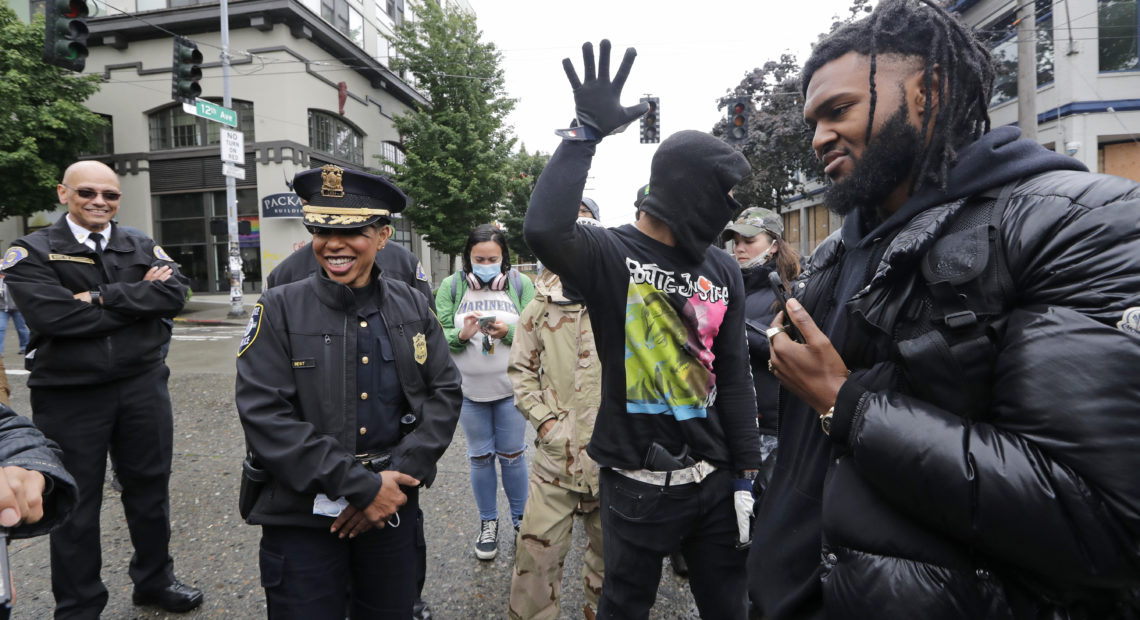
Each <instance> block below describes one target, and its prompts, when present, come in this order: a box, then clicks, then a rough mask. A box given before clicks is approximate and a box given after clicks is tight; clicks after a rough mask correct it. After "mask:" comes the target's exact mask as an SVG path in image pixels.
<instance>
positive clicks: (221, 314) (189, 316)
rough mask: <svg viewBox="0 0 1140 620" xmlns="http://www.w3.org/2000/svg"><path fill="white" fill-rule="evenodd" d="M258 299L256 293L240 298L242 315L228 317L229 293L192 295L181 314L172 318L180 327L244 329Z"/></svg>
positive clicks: (229, 306) (229, 307)
mask: <svg viewBox="0 0 1140 620" xmlns="http://www.w3.org/2000/svg"><path fill="white" fill-rule="evenodd" d="M258 297H260V295H259V294H256V293H248V294H246V295H243V296H242V315H241V316H237V317H235V316H230V309H231V307H232V304H231V303H230V295H229V293H208V294H202V293H194V295H193V296H192V297H191V298H190V301H188V302H186V306H185V307H184V308H183V309H182V312H181V313H179V314H178V316H176V317H175V318H174V322H175V323H177V324H180V325H186V324H189V325H237V326H239V327H244V326H245V324H246V323H247V322H248V320H249V313H250V311H251V310H253V305H254V304H255V303H257V299H258Z"/></svg>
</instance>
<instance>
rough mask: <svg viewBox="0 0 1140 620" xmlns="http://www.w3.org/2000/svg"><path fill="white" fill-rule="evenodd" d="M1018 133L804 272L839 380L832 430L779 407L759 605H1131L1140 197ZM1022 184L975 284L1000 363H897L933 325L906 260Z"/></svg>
mask: <svg viewBox="0 0 1140 620" xmlns="http://www.w3.org/2000/svg"><path fill="white" fill-rule="evenodd" d="M1012 134H1014V135H1015V134H1016V132H1015V131H1014V132H1012ZM1014 135H1011V132H1009V131H1005V130H998V131H996V132H994V133H992V134H990V135H988V136H987V137H985V138H983V139H982V140H981V141H979V143H976V144H974V145H972V146H971V147H969V148H968V149H967V150H965V151H964V152H963V153H962V158H961V161H962V162H967V163H969V165H970V166H972V167H973V168H976V169H977V170H973V169H971V170H966V169H964V166H965V164H960V166H959V168H962V169H960V170H955V171H954V172H953V173H952V175H951V178H950V184H949V185H950V187H951V188H953V187H955V183H956V180H957V182H958V184H959V186H961V185H966V184H967V182H968V183H970V184H972V187H973V188H976V189H971V190H970V192H969V193H964V194H963V193H961V192H958V193H957V194H953V193H948V194H946V195H942V196H937V195H933V196H932V195H918V196H915V197H914V198H912V199H911V201H909V202H908V203H907V204H906V205H904V206H903V208H902V209H900V211H899V213H896V214H895V216H892V218H891V219H890V220H888V221H887V222H885V223H883V224H881V225H878V226H877V228H876V229H875V230H872V231H870V232H867V233H865V234H864V233H863V232H862V231H863V230H864V229H862V228H861V226H860V222H859V221H858V216H857V215H854V216H852V217H850V218H848V221H847V222H846V223H845V225H844V230H843V231H841V233H840V234H837V235H834V236H833V237H832V238H829V239H828V241H826V242H825V243H824V244H823V245H822V246H821V247H820V248H819V249H818V250H817V251H816V253H815V255H813V257H812V261H811V265H809V267H808V270H807V272H806V273H805V276H804V278H803V279H802V280H801V281H800V282H798V283H797V284H796V287H795V292H796V293H797V295H796V296H797V297H799V298H800V300H801V301H802V302H803V303H804V306H805V308H807V309H808V310H809V312H811V314H812V316H813V318H814V319H815V320H816V322H817V324H819V325H820V326H821V327H822V328H823V329H824V330H825V332H826V333H828V334H829V337H830V338H831V339H832V341H833V343H835V345H836V348H837V349H838V350H839V352H840V354H841V355H842V357H843V359H844V361H845V363H846V364H847V366H848V368H850V369H851V370H852V371H853V372H852V375H851V378H850V379H849V380H848V381H847V383H846V384H845V385H844V387H843V389H842V390H841V391H840V394H839V398H838V401H837V403H836V406H835V421H834V424H833V428H832V432H831V435H830V438H829V437H828V436H826V435H824V434H823V433H822V431H821V430H820V427H819V422H818V415H817V414H816V413H815V412H814V411H812V410H810V409H809V408H808V407H807V406H806V405H805V404H804V403H803V402H802V401H800V400H799V399H797V398H794V397H790V396H789V397H788V398H787V401H788V404H787V406H786V407H785V409H784V410H783V411H782V412H781V428H780V448H781V455H780V459H778V461H777V465H776V473H775V477H774V479H773V481H772V484H771V486H770V487H769V488H768V490H767V491H766V493H765V495H764V497H763V504H762V506H761V508H760V515H759V517H758V519H759V523H758V526H757V537H756V541H755V543H756V544H759V545H764V546H765V548H766V549H767V552H766V554H765V559H764V563H763V566H762V567H761V570H760V571H759V572H758V573H757V574H756V575H754V576H752V578H751V582H750V589H751V592H752V595H753V597H754V599H756V600H758V601H760V602H761V604H762V606H763V607H764V608H765V612H766V613H765V616H766V617H768V618H786V617H830V618H870V617H875V618H947V619H949V618H1010V617H1014V618H1029V617H1033V618H1037V617H1049V618H1053V617H1057V618H1064V617H1069V618H1082V617H1084V618H1103V617H1116V616H1125V615H1126V613H1127V612H1125V611H1124V609H1123V606H1124V605H1125V604H1123V603H1121V602H1120V600H1121V599H1122V598H1126V597H1125V596H1124V594H1123V593H1124V592H1126V591H1127V590H1128V589H1129V588H1136V587H1137V585H1138V584H1140V477H1138V476H1137V475H1136V472H1137V471H1140V449H1137V446H1140V409H1138V405H1137V403H1140V380H1138V379H1137V374H1136V368H1137V367H1138V364H1140V332H1138V328H1140V187H1138V186H1137V185H1136V184H1135V183H1132V182H1131V181H1127V180H1125V179H1121V178H1117V177H1109V176H1102V175H1091V174H1088V173H1085V172H1079V171H1069V170H1063V169H1064V168H1071V164H1067V163H1066V162H1064V161H1060V157H1059V156H1055V155H1054V154H1051V153H1049V152H1047V151H1044V150H1043V149H1040V150H1039V147H1035V145H1033V146H1027V145H1026V143H1025V142H1024V141H1016V142H1014V141H1013V138H1014ZM1013 149H1017V150H1020V151H1023V152H1024V153H1025V154H1024V155H1023V156H1022V157H1020V158H1014V157H1010V156H1009V153H1008V150H1013ZM1003 150H1005V151H1006V152H1005V153H1003ZM1068 161H1069V162H1071V160H1068ZM1034 168H1036V169H1034ZM1058 169H1062V170H1058ZM1050 170H1052V171H1050ZM979 171H981V172H979ZM1019 178H1021V179H1022V180H1021V181H1020V182H1019V183H1017V185H1016V187H1015V189H1014V191H1013V193H1012V197H1011V199H1010V201H1009V204H1008V208H1007V209H1006V210H1005V212H1004V217H1003V218H1002V220H1001V222H1000V226H999V235H1000V242H999V243H998V246H999V247H1000V249H1001V251H1002V254H1003V256H1004V259H1005V262H1006V267H1007V269H1008V273H1009V275H1010V276H1012V282H1011V283H1010V287H1009V290H1008V291H996V290H988V291H983V293H984V294H986V295H991V296H993V297H994V298H999V299H1001V300H1002V302H1003V309H1002V311H1001V312H999V313H997V316H996V317H995V318H994V320H993V321H992V322H991V323H990V327H991V331H990V336H991V337H992V344H993V348H992V355H990V356H988V358H986V359H981V360H980V361H979V362H978V363H977V364H974V365H970V366H968V367H966V368H963V369H958V373H957V374H955V372H954V369H947V368H946V367H944V366H943V367H939V366H938V365H937V364H935V363H931V360H932V359H933V360H936V359H937V358H931V359H925V360H924V359H912V358H907V357H905V352H904V350H905V349H906V347H905V346H904V347H900V346H899V343H900V341H902V342H909V341H908V340H907V338H908V336H909V335H913V334H916V333H921V332H923V331H924V328H923V325H922V322H923V321H929V320H930V317H929V310H930V305H929V303H928V301H924V296H925V295H927V287H926V284H925V280H924V279H923V276H922V275H921V274H920V273H919V265H920V259H922V257H923V256H924V255H926V254H927V252H928V251H929V250H930V249H931V248H932V247H934V246H935V245H936V242H938V241H939V240H941V239H947V238H949V236H950V234H949V233H950V231H951V230H954V229H955V226H958V225H959V224H960V219H959V217H958V216H961V215H962V214H964V213H965V212H966V211H967V208H968V207H969V206H970V205H971V204H976V203H973V202H972V201H976V200H978V199H979V198H977V195H978V194H980V193H982V192H981V190H985V189H992V188H995V187H1000V186H1002V185H1004V184H1005V183H1007V182H1010V181H1013V180H1016V179H1019ZM966 197H971V199H970V200H964V198H966ZM940 198H942V199H944V200H940ZM959 227H960V226H959ZM959 241H961V240H959ZM987 245H988V241H987V240H986V239H984V238H983V239H982V240H981V242H980V245H979V246H977V247H984V246H987ZM949 255H954V256H958V257H959V258H963V257H964V258H965V259H966V260H968V259H969V256H968V253H966V252H957V253H956V254H955V253H951V254H949ZM949 255H948V256H949ZM836 291H838V292H836ZM845 291H854V293H853V294H846V293H845ZM835 295H840V297H839V299H842V300H846V303H845V304H841V303H839V302H837V301H836V298H835ZM924 312H925V314H924ZM925 331H927V332H929V328H926V329H925ZM947 377H950V378H949V379H948V378H947ZM977 394H983V395H985V397H984V398H981V399H978V398H973V399H971V398H965V397H964V395H965V396H976V395H977Z"/></svg>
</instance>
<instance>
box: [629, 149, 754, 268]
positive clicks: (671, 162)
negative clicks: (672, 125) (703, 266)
mask: <svg viewBox="0 0 1140 620" xmlns="http://www.w3.org/2000/svg"><path fill="white" fill-rule="evenodd" d="M751 169H752V168H751V166H749V165H748V160H747V159H745V158H744V155H741V154H740V152H739V151H737V150H736V149H734V148H732V147H731V146H729V145H728V144H726V143H725V142H723V141H722V140H720V139H718V138H714V137H712V136H711V135H709V134H707V133H704V132H700V131H693V130H687V131H680V132H677V133H675V134H673V135H672V136H669V137H668V138H666V139H665V140H664V141H663V142H662V143H661V146H660V147H659V148H658V149H657V152H656V153H655V154H654V155H653V164H652V167H651V170H650V174H649V187H650V188H651V189H650V191H649V196H647V197H646V198H645V200H644V201H643V202H642V203H641V210H642V211H645V212H646V213H649V214H651V215H653V216H654V217H656V218H658V219H660V220H661V221H663V222H665V224H666V225H667V226H669V229H670V230H672V231H673V237H674V239H675V240H676V242H677V249H678V250H680V251H681V252H683V253H684V254H685V255H686V256H687V257H688V258H689V259H691V260H693V261H694V262H698V263H699V262H701V261H703V260H704V257H705V251H706V250H708V247H709V245H711V244H712V243H713V242H714V241H716V239H717V237H718V236H719V235H720V234H721V232H722V231H724V227H725V225H726V224H728V222H729V220H731V219H732V216H733V214H735V213H736V212H737V211H739V210H740V205H739V204H738V203H737V202H736V201H735V200H733V199H732V197H730V196H729V195H728V192H729V190H731V189H732V188H733V187H735V186H736V184H737V183H739V182H740V180H741V179H743V178H744V176H745V175H747V174H748V172H749V171H750V170H751Z"/></svg>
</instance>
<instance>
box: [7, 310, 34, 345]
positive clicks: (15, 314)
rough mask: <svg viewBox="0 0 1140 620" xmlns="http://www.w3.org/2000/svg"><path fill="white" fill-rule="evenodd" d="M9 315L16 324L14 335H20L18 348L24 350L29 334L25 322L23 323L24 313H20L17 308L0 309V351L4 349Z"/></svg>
mask: <svg viewBox="0 0 1140 620" xmlns="http://www.w3.org/2000/svg"><path fill="white" fill-rule="evenodd" d="M9 317H11V318H12V321H13V322H14V323H15V324H16V335H17V336H19V337H20V350H21V351H26V350H27V349H28V339H29V338H30V337H31V335H30V334H29V333H28V325H27V323H24V315H22V314H20V311H19V310H0V352H2V351H3V350H4V336H6V335H7V332H8V318H9Z"/></svg>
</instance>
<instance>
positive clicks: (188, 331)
mask: <svg viewBox="0 0 1140 620" xmlns="http://www.w3.org/2000/svg"><path fill="white" fill-rule="evenodd" d="M243 333H244V329H243V328H242V327H236V326H232V325H217V326H193V327H183V326H181V325H176V326H175V327H174V334H173V335H172V336H171V339H172V340H178V341H183V342H216V341H218V340H235V339H237V338H240V337H241V335H242V334H243Z"/></svg>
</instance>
